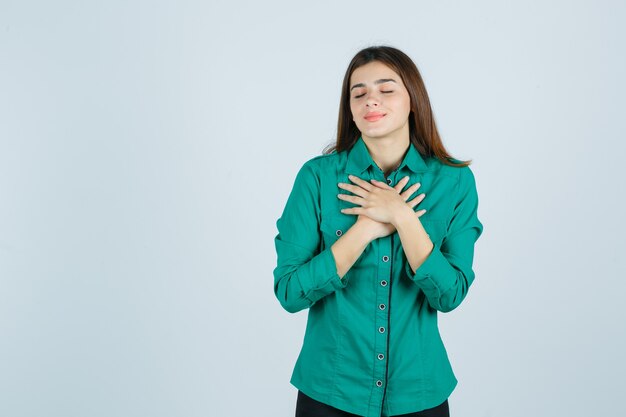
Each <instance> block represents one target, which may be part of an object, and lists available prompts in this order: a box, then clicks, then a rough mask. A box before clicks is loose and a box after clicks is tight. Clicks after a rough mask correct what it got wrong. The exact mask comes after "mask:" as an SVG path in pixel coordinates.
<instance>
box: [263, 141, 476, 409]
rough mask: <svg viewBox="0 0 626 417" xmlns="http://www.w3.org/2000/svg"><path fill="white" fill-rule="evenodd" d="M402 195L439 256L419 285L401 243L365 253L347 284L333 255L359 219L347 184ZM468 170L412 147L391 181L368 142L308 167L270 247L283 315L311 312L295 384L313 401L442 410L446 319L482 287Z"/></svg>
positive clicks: (449, 382) (379, 243)
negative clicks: (399, 187)
mask: <svg viewBox="0 0 626 417" xmlns="http://www.w3.org/2000/svg"><path fill="white" fill-rule="evenodd" d="M349 174H352V175H356V176H357V177H359V178H361V179H363V180H366V181H368V182H369V181H370V179H376V180H379V181H386V182H387V183H388V184H389V185H391V186H393V185H395V184H396V183H397V182H398V181H399V180H400V179H402V177H404V176H405V175H409V176H410V180H409V182H408V184H407V186H406V187H405V188H408V186H410V185H412V184H414V183H416V182H420V183H421V187H420V188H419V189H418V190H417V191H416V192H415V193H414V194H413V195H412V196H411V197H409V200H412V199H413V198H415V197H416V196H417V195H419V194H421V193H426V198H425V199H424V200H423V201H422V202H421V203H420V204H418V205H417V206H416V207H415V208H414V211H417V210H421V209H427V211H426V213H425V214H424V215H422V216H421V217H420V218H419V219H420V221H421V222H422V225H423V226H424V229H426V232H427V233H428V234H429V236H430V239H431V241H432V242H433V243H434V248H433V250H432V252H431V253H430V255H429V256H428V257H427V258H426V260H425V261H424V263H422V264H421V265H420V267H419V268H418V269H417V271H416V272H415V273H413V271H412V270H411V267H410V264H409V262H408V261H407V258H406V255H405V253H404V251H403V248H402V242H401V241H400V238H399V236H398V232H397V231H396V232H394V233H393V234H391V235H389V236H386V237H382V238H379V239H376V240H374V241H372V242H370V243H369V245H368V246H367V247H366V249H365V251H364V252H363V253H362V254H361V256H360V257H359V259H358V260H357V261H356V262H355V264H354V265H353V266H352V268H351V269H350V270H349V271H348V272H347V273H346V274H345V276H344V277H343V279H342V278H339V275H338V274H337V266H336V263H335V258H334V256H333V254H332V252H331V249H330V247H331V245H332V244H333V243H334V242H336V241H337V240H338V239H339V238H340V237H341V235H342V234H343V233H345V232H346V231H347V230H348V229H349V228H350V227H351V226H352V225H353V224H354V223H355V222H356V219H357V216H356V215H351V214H344V213H341V212H340V209H342V208H347V207H355V206H356V205H355V204H353V203H350V202H348V201H345V200H341V199H339V198H337V194H339V193H349V192H348V191H346V190H343V189H341V188H339V187H338V186H337V184H338V183H339V182H343V183H348V184H349V183H352V181H350V180H349V179H348V175H349ZM477 208H478V195H477V191H476V184H475V180H474V175H473V173H472V171H471V170H470V168H469V167H462V168H459V167H452V166H448V165H445V164H443V163H441V162H440V161H439V160H437V159H436V158H434V157H423V156H421V155H420V153H419V152H418V151H417V149H416V148H415V147H414V146H413V144H412V143H411V144H410V145H409V148H408V151H407V152H406V154H405V156H404V158H403V161H402V163H401V164H400V166H398V168H397V169H396V170H395V171H393V172H391V173H390V174H389V176H388V177H387V178H385V176H384V173H383V172H382V170H381V169H380V168H379V167H378V166H377V165H376V163H375V162H374V161H373V159H372V157H371V155H370V153H369V151H368V149H367V147H366V145H365V142H364V141H363V139H362V137H360V138H359V139H358V141H357V142H356V143H355V145H354V146H353V147H352V148H351V149H350V150H348V151H344V152H339V153H337V152H332V153H330V154H327V155H319V156H316V157H314V158H312V159H310V160H308V161H306V162H305V163H304V164H303V166H302V168H301V169H300V170H299V172H298V174H297V175H296V178H295V182H294V185H293V189H292V191H291V193H290V194H289V197H288V199H287V203H286V205H285V208H284V211H283V213H282V215H281V217H280V218H279V219H278V220H277V221H276V227H277V229H278V234H277V235H276V237H275V239H274V242H275V246H276V253H277V266H276V268H275V269H274V293H275V295H276V297H277V298H278V301H279V302H280V304H281V305H282V307H283V308H284V309H285V310H287V311H288V312H291V313H295V312H298V311H301V310H303V309H308V319H307V325H306V332H305V335H304V341H303V345H302V349H301V351H300V354H299V356H298V359H297V361H296V364H295V368H294V370H293V374H292V377H291V381H290V382H291V384H292V385H294V386H295V387H296V388H298V389H299V390H301V391H302V392H303V393H305V394H306V395H308V396H309V397H311V398H313V399H315V400H317V401H321V402H323V403H325V404H328V405H331V406H333V407H335V408H338V409H341V410H345V411H348V412H350V413H354V414H358V415H362V416H368V417H373V416H381V415H382V416H392V415H396V414H405V413H411V412H416V411H420V410H424V409H427V408H431V407H435V406H437V405H439V404H441V403H442V402H444V401H445V400H446V399H447V398H448V396H449V395H450V394H451V393H452V391H453V390H454V388H455V387H456V384H457V379H456V377H455V375H454V373H453V371H452V367H451V365H450V362H449V359H448V355H447V352H446V349H445V347H444V345H443V342H442V339H441V336H440V334H439V329H438V327H437V314H438V312H449V311H451V310H453V309H454V308H456V307H457V306H458V305H459V304H460V303H461V302H462V301H463V299H464V298H465V296H466V295H467V292H468V289H469V287H470V285H471V284H472V282H473V281H474V271H473V270H472V261H473V257H474V244H475V242H476V240H477V239H478V237H479V236H480V235H481V234H482V230H483V226H482V223H481V222H480V221H479V220H478V216H477Z"/></svg>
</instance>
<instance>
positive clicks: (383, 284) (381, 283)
mask: <svg viewBox="0 0 626 417" xmlns="http://www.w3.org/2000/svg"><path fill="white" fill-rule="evenodd" d="M380 285H382V286H383V287H386V286H387V281H385V280H384V279H383V280H382V281H380Z"/></svg>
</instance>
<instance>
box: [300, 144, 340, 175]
mask: <svg viewBox="0 0 626 417" xmlns="http://www.w3.org/2000/svg"><path fill="white" fill-rule="evenodd" d="M342 158H345V152H341V153H337V152H335V151H333V152H331V153H329V154H323V155H316V156H314V157H312V158H309V159H308V160H306V161H305V162H304V163H303V164H302V166H301V168H300V170H299V172H298V176H301V177H303V178H306V179H308V180H309V181H312V180H317V181H319V179H320V177H322V176H323V175H324V174H328V173H329V172H333V171H334V170H335V169H336V167H337V166H338V164H339V163H340V161H341V160H342Z"/></svg>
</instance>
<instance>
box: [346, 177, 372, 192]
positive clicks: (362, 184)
mask: <svg viewBox="0 0 626 417" xmlns="http://www.w3.org/2000/svg"><path fill="white" fill-rule="evenodd" d="M348 179H349V180H350V181H352V182H354V183H355V184H357V185H358V186H360V187H361V188H364V189H366V190H367V191H371V190H372V189H373V187H375V186H374V185H372V184H370V183H369V182H367V181H364V180H362V179H361V178H359V177H357V176H354V175H348Z"/></svg>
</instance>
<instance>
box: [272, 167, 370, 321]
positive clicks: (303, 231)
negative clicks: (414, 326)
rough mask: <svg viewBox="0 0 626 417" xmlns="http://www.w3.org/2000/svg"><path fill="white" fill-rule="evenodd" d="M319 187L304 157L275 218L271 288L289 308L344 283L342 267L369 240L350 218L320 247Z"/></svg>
mask: <svg viewBox="0 0 626 417" xmlns="http://www.w3.org/2000/svg"><path fill="white" fill-rule="evenodd" d="M319 193H320V189H319V179H318V178H317V175H316V173H315V172H314V171H313V169H312V168H311V166H310V165H308V164H307V163H305V164H304V165H303V167H302V168H301V169H300V171H299V172H298V174H297V175H296V179H295V182H294V185H293V189H292V191H291V193H290V195H289V197H288V199H287V203H286V205H285V208H284V210H283V213H282V215H281V217H280V218H279V219H278V220H277V221H276V227H277V229H278V234H277V235H276V237H275V239H274V243H275V246H276V254H277V266H276V268H275V269H274V294H275V295H276V298H278V301H279V302H280V304H281V305H282V307H283V308H284V309H285V310H287V311H288V312H290V313H295V312H298V311H300V310H303V309H305V308H308V307H311V306H312V305H313V304H314V303H315V302H317V301H318V300H319V299H321V298H322V297H325V296H327V295H329V294H331V293H333V292H334V291H337V290H339V289H342V288H345V286H346V285H347V280H346V278H345V277H344V276H345V274H346V272H347V271H348V270H349V269H350V268H351V267H352V265H353V264H354V263H355V262H356V260H357V259H358V258H359V256H360V255H361V253H362V252H363V251H364V250H365V248H366V246H367V244H368V243H369V238H368V236H367V235H366V233H365V232H364V231H363V230H362V228H361V227H360V226H358V227H357V224H356V223H355V225H353V226H352V227H351V228H350V229H349V230H348V231H346V233H344V235H343V236H341V238H339V239H338V240H337V241H336V242H335V243H334V244H333V245H332V246H330V247H328V248H326V249H324V250H322V251H319V247H320V239H321V236H320V230H319V222H320V207H319Z"/></svg>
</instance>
